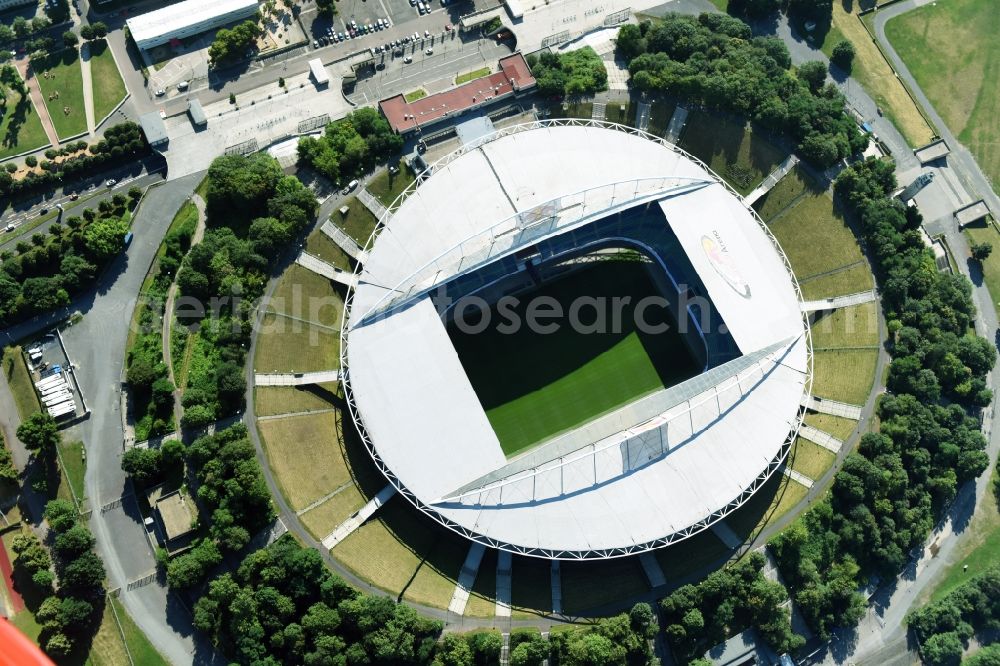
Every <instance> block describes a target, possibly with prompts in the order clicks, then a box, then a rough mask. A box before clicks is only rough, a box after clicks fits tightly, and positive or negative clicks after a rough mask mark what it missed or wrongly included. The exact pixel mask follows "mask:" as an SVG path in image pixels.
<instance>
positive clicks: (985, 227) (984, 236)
mask: <svg viewBox="0 0 1000 666" xmlns="http://www.w3.org/2000/svg"><path fill="white" fill-rule="evenodd" d="M963 233H964V234H965V238H966V240H967V241H968V242H969V245H970V246H971V245H973V244H974V243H990V244H991V245H992V246H993V252H991V253H990V256H989V257H987V258H986V261H984V262H982V267H983V268H982V271H983V282H985V283H986V289H987V290H989V292H990V298H991V299H993V303H994V305H993V307H994V309H995V308H997V307H998V305H1000V233H998V232H997V230H996V227H995V226H994V225H993V224H992V223H987V222H986V221H980V222H977V223H975V224H974V225H971V226H968V227H966V228H965V229H964V231H963ZM957 260H958V261H969V259H968V258H967V257H957Z"/></svg>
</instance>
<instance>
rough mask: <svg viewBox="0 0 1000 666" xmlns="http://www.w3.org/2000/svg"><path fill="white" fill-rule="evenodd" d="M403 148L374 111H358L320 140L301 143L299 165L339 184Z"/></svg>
mask: <svg viewBox="0 0 1000 666" xmlns="http://www.w3.org/2000/svg"><path fill="white" fill-rule="evenodd" d="M402 148H403V139H402V138H401V137H400V136H399V135H397V134H396V133H395V132H393V131H392V128H391V127H390V126H389V123H388V122H387V121H386V120H385V118H383V117H382V116H381V115H379V113H378V111H376V110H374V109H358V110H357V111H355V112H353V113H351V114H350V115H349V116H347V117H346V118H344V119H342V120H338V121H337V122H333V123H330V124H329V125H327V126H326V130H325V131H324V133H323V136H321V137H319V138H318V139H314V138H312V137H302V138H301V139H299V161H300V162H301V163H303V164H307V165H309V166H311V167H312V168H314V169H316V171H318V172H320V173H321V174H323V175H324V176H326V177H327V178H329V179H330V180H332V181H334V182H337V183H340V182H344V181H347V180H349V179H350V178H352V177H354V176H360V175H361V174H362V173H364V172H365V171H368V170H371V169H372V168H374V167H375V165H376V164H378V163H379V162H383V161H385V160H387V159H389V158H390V157H391V156H393V155H395V154H396V153H398V152H399V151H400V150H402Z"/></svg>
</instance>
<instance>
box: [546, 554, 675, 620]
mask: <svg viewBox="0 0 1000 666" xmlns="http://www.w3.org/2000/svg"><path fill="white" fill-rule="evenodd" d="M560 568H561V572H562V593H563V611H564V612H566V613H569V614H573V613H577V612H581V611H585V610H589V609H593V608H596V607H598V606H604V605H606V604H612V603H616V602H621V601H625V600H627V599H630V598H631V597H633V596H635V595H638V594H643V593H645V592H648V591H649V583H648V582H647V581H646V575H645V574H644V573H643V571H642V565H640V564H639V558H638V557H619V558H615V559H613V560H605V561H603V562H598V561H595V562H563V563H562V565H561V567H560ZM668 578H669V576H668ZM598 581H599V582H598Z"/></svg>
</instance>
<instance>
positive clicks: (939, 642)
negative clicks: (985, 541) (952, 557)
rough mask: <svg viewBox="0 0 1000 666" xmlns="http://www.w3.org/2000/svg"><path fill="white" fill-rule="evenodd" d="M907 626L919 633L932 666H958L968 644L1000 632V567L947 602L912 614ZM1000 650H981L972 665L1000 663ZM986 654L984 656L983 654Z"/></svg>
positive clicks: (953, 593) (922, 651)
mask: <svg viewBox="0 0 1000 666" xmlns="http://www.w3.org/2000/svg"><path fill="white" fill-rule="evenodd" d="M906 622H907V624H908V625H909V626H910V628H911V629H912V630H913V631H914V632H915V633H916V635H917V639H918V645H919V646H920V657H921V658H922V659H923V660H924V662H925V663H927V664H930V666H957V665H958V664H959V663H960V662H962V654H963V652H964V651H965V647H966V646H967V645H968V642H969V640H970V639H971V638H973V637H974V636H979V637H980V638H981V642H988V641H989V640H990V639H989V636H991V635H993V634H995V633H996V632H997V631H1000V566H998V565H993V566H992V567H990V568H989V569H987V570H986V571H984V572H982V573H980V574H979V575H977V576H976V577H975V578H973V579H971V580H969V581H966V582H965V583H963V584H962V585H960V586H959V587H957V588H955V589H954V590H952V591H951V592H949V593H948V594H947V595H945V597H944V598H942V599H940V600H938V601H936V602H934V603H932V604H929V605H927V606H925V607H923V608H921V609H919V610H917V611H914V612H912V613H910V614H909V615H908V616H907V618H906ZM998 650H1000V646H994V647H993V649H992V650H982V651H980V653H979V655H977V656H975V657H973V658H972V659H970V660H969V661H970V663H976V664H978V665H979V666H987V665H988V664H995V663H997V662H998V661H1000V651H998ZM984 653H985V654H984Z"/></svg>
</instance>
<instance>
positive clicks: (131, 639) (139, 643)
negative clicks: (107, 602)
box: [111, 597, 170, 666]
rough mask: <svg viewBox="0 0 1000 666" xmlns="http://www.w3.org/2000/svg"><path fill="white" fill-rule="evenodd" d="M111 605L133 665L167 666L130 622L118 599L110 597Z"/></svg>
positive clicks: (129, 617) (139, 630) (142, 634)
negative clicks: (120, 626)
mask: <svg viewBox="0 0 1000 666" xmlns="http://www.w3.org/2000/svg"><path fill="white" fill-rule="evenodd" d="M111 603H112V604H113V605H114V608H115V611H116V612H117V613H118V621H119V622H121V624H122V631H123V633H124V634H125V644H126V645H128V650H129V652H130V653H131V654H132V661H133V662H134V663H135V664H142V666H168V664H169V663H170V662H168V661H167V660H166V659H164V658H163V655H161V654H160V653H159V652H158V651H157V650H156V648H155V647H153V644H152V643H150V642H149V639H148V638H146V634H144V633H142V630H141V629H139V627H137V626H136V624H135V622H133V621H132V617H131V616H130V615H129V614H128V611H126V610H125V607H124V606H122V603H121V602H120V601H118V598H117V597H111Z"/></svg>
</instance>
